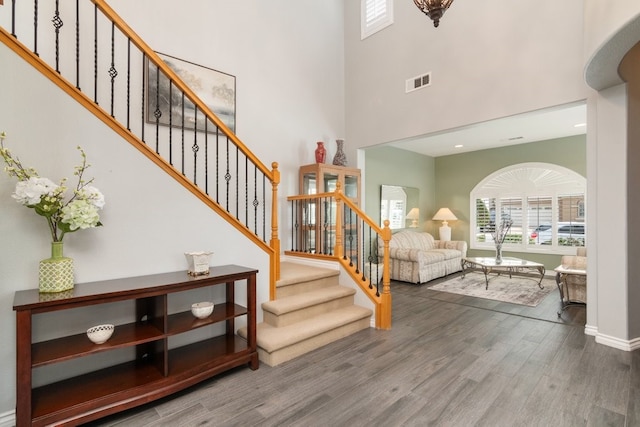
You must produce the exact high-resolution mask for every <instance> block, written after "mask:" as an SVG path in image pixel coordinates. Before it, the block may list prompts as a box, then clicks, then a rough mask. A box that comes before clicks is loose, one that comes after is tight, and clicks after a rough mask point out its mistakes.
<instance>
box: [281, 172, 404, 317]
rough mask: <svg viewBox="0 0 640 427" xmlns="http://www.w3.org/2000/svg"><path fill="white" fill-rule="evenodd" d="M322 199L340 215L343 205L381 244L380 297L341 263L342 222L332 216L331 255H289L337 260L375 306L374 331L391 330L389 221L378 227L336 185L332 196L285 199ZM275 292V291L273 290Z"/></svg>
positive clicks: (351, 269)
mask: <svg viewBox="0 0 640 427" xmlns="http://www.w3.org/2000/svg"><path fill="white" fill-rule="evenodd" d="M323 198H333V199H335V200H336V204H337V207H336V212H341V205H342V204H345V205H346V206H348V207H349V209H351V210H352V211H353V212H354V213H355V214H356V216H357V217H358V218H359V219H360V220H362V221H364V222H365V223H366V224H367V225H368V226H369V227H371V229H372V230H373V232H375V233H376V234H377V235H378V236H380V238H381V239H382V241H383V248H384V250H383V262H382V263H383V273H382V293H381V294H380V295H379V296H377V295H376V293H375V292H372V290H371V289H370V288H369V286H368V285H369V283H370V282H369V281H368V280H367V282H366V283H363V281H362V277H361V274H356V270H355V268H354V267H353V266H351V265H350V261H349V260H348V259H344V256H343V246H342V239H343V235H342V224H341V222H342V218H341V216H340V215H337V214H336V218H335V230H336V240H335V247H334V251H333V255H322V254H306V253H305V254H293V253H292V255H300V256H305V257H309V258H319V259H333V260H337V261H338V262H339V263H340V264H341V265H342V266H343V268H344V269H345V271H346V272H347V273H348V274H349V276H350V277H351V278H352V280H353V281H354V282H355V283H356V284H357V285H358V287H359V288H360V289H361V290H362V291H363V292H364V293H365V295H367V297H369V299H370V301H371V302H372V303H373V304H374V306H375V308H376V309H375V322H376V328H378V329H391V313H392V307H391V304H392V298H391V286H390V278H389V241H390V240H391V229H390V228H389V220H385V221H384V226H383V227H382V228H381V227H379V226H378V225H377V224H376V223H375V222H374V221H373V220H372V219H371V218H370V217H369V216H368V215H367V214H366V213H365V212H364V211H362V209H360V208H359V207H358V206H357V205H356V204H355V203H353V201H352V200H351V199H350V198H349V197H346V196H345V195H344V193H343V192H342V189H341V188H340V183H338V184H337V188H336V191H335V192H326V193H317V194H311V195H307V194H305V195H297V196H289V197H287V201H301V200H320V199H323ZM274 291H275V290H274Z"/></svg>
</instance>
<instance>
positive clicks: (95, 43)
mask: <svg viewBox="0 0 640 427" xmlns="http://www.w3.org/2000/svg"><path fill="white" fill-rule="evenodd" d="M93 102H95V103H96V104H99V103H98V5H96V4H94V8H93Z"/></svg>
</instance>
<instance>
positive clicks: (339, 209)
mask: <svg viewBox="0 0 640 427" xmlns="http://www.w3.org/2000/svg"><path fill="white" fill-rule="evenodd" d="M334 194H335V196H334V197H335V199H336V245H335V247H334V248H333V253H334V254H335V255H336V257H338V259H341V258H342V256H343V254H344V251H343V247H342V220H343V217H342V214H343V209H344V208H343V202H342V185H341V184H340V181H338V182H337V183H336V191H335V193H334Z"/></svg>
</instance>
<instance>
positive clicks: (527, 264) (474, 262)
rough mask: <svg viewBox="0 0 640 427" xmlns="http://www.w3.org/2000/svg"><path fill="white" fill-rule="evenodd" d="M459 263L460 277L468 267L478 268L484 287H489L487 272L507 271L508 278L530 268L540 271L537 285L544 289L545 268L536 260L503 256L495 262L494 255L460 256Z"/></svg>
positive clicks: (500, 272) (499, 272)
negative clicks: (481, 274) (482, 277)
mask: <svg viewBox="0 0 640 427" xmlns="http://www.w3.org/2000/svg"><path fill="white" fill-rule="evenodd" d="M461 265H462V277H464V276H465V274H466V270H467V269H468V268H480V269H481V270H482V272H483V273H484V280H485V283H486V287H485V289H489V273H492V272H495V273H498V275H500V274H502V273H509V278H511V275H512V274H514V273H526V272H528V271H531V270H535V271H537V272H538V273H540V280H538V287H539V288H540V289H544V286H543V285H542V279H544V274H545V271H546V269H545V267H544V265H543V264H540V263H537V262H533V261H527V260H526V259H520V258H514V257H503V258H502V261H501V262H496V259H495V257H465V258H462V261H461Z"/></svg>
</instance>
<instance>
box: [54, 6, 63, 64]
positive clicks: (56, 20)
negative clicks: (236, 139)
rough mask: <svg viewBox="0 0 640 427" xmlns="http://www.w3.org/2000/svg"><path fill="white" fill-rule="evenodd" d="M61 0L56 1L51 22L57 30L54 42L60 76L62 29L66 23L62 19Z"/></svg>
mask: <svg viewBox="0 0 640 427" xmlns="http://www.w3.org/2000/svg"><path fill="white" fill-rule="evenodd" d="M59 1H60V0H56V11H55V13H54V14H53V19H52V20H51V22H52V23H53V27H54V28H55V33H56V36H55V42H54V46H55V51H56V53H55V62H56V66H55V69H56V72H57V73H58V74H60V28H62V26H63V25H64V22H62V19H60V7H59V6H60V4H59Z"/></svg>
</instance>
